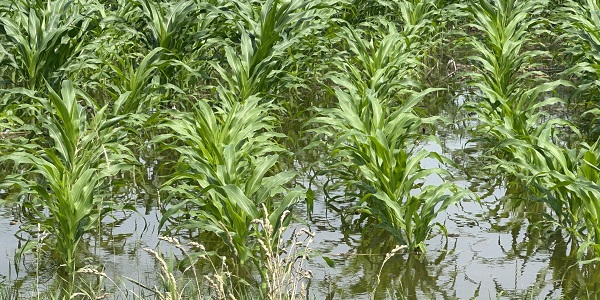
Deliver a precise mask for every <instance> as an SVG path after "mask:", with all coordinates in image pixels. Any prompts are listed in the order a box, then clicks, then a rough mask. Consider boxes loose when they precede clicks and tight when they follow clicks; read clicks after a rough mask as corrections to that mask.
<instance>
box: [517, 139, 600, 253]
mask: <svg viewBox="0 0 600 300" xmlns="http://www.w3.org/2000/svg"><path fill="white" fill-rule="evenodd" d="M532 150H533V151H535V153H536V154H537V156H538V160H537V161H536V162H535V163H528V162H523V161H522V160H520V159H517V160H514V161H512V162H510V163H507V164H505V165H506V166H505V168H512V167H516V168H518V169H525V170H528V172H527V174H533V175H521V176H522V178H523V180H525V181H526V182H527V185H528V186H529V187H530V190H532V197H533V199H534V201H539V202H542V203H544V204H546V206H547V207H548V208H549V209H550V214H546V221H547V222H550V223H551V224H555V225H558V227H559V228H560V229H562V230H564V231H565V232H566V233H567V234H568V235H569V237H570V238H571V240H572V241H573V243H574V244H576V245H577V244H579V245H580V246H581V248H580V250H579V252H580V255H581V254H582V253H585V252H586V251H587V250H591V253H592V254H593V255H598V253H600V226H598V224H599V223H598V220H599V219H598V218H599V217H600V215H599V213H600V204H599V203H598V200H597V199H599V197H600V168H599V167H598V166H599V165H600V149H599V148H598V143H594V144H592V145H589V144H587V143H585V142H582V143H580V144H579V145H578V147H577V148H576V149H566V148H562V147H559V146H556V145H554V144H553V143H550V142H547V141H544V140H540V141H539V143H538V145H536V146H535V147H533V149H532ZM521 174H524V173H523V172H521ZM580 258H581V257H580Z"/></svg>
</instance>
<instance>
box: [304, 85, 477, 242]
mask: <svg viewBox="0 0 600 300" xmlns="http://www.w3.org/2000/svg"><path fill="white" fill-rule="evenodd" d="M337 83H338V84H340V85H343V86H344V87H345V88H346V89H347V90H348V91H347V92H346V91H343V90H341V89H340V88H336V89H335V94H336V97H337V99H338V101H339V107H338V108H333V109H328V110H325V111H324V112H323V113H324V114H326V115H328V117H320V118H317V119H316V121H317V122H320V123H322V124H323V125H324V126H326V127H327V128H328V129H327V130H325V132H329V133H330V134H331V135H332V137H333V138H334V140H335V145H334V148H333V152H332V156H333V157H334V158H335V159H338V160H340V161H341V162H340V163H338V166H337V168H340V167H342V166H344V167H345V168H347V169H350V170H355V171H354V172H356V174H355V175H354V173H350V174H352V175H351V176H352V177H354V176H356V179H350V178H344V180H350V182H354V183H353V184H354V185H357V186H359V187H361V189H362V195H363V196H362V198H361V199H360V201H359V202H358V204H357V205H358V207H357V208H360V211H361V212H362V213H363V214H365V215H367V216H368V217H369V218H370V219H371V220H372V222H373V225H374V226H376V227H380V228H383V229H385V230H386V231H388V232H389V233H390V234H391V235H392V237H393V238H394V240H395V241H396V242H397V243H400V244H403V245H407V246H408V247H409V248H410V249H411V250H418V251H422V252H425V246H424V242H425V241H426V240H427V238H428V237H429V234H430V233H431V230H432V228H433V227H434V226H435V225H437V226H439V227H441V228H442V230H443V225H442V224H439V223H435V222H434V219H435V217H436V216H437V214H438V213H439V212H441V211H443V210H444V209H446V208H447V207H448V206H449V205H451V204H453V203H456V202H457V201H459V200H461V199H462V198H463V197H465V196H467V195H468V193H466V192H465V191H463V190H461V189H460V188H458V187H456V186H455V185H453V184H450V183H443V184H441V185H438V186H433V185H426V186H423V180H425V178H426V177H428V176H430V175H434V174H437V175H440V176H441V175H446V176H448V175H449V173H448V172H447V171H445V170H443V169H441V168H433V169H424V168H422V167H421V165H420V162H421V160H422V159H424V158H433V159H436V160H438V161H440V162H441V163H451V162H450V161H449V160H448V159H446V158H444V157H443V156H440V155H438V154H437V153H434V152H429V151H426V150H424V149H421V150H419V151H417V152H416V153H413V151H411V150H409V149H410V148H411V145H413V142H414V141H415V138H417V137H418V136H419V135H420V132H421V130H420V129H421V126H423V125H425V124H431V123H433V122H434V121H435V120H436V119H437V118H428V119H423V118H420V117H418V116H417V115H416V114H415V113H414V108H415V106H416V105H417V104H418V103H419V101H420V100H421V99H422V98H423V97H424V96H425V95H426V94H427V93H429V92H431V90H426V91H424V92H422V93H413V94H412V95H411V96H409V97H408V99H406V100H405V101H404V103H402V104H401V105H399V106H398V107H395V108H388V106H386V105H385V102H383V101H381V100H380V99H379V98H377V93H376V92H375V91H373V90H371V89H366V93H365V94H361V93H359V92H358V90H357V89H356V88H354V87H353V86H352V85H349V84H345V85H344V83H345V82H343V81H341V80H340V81H337Z"/></svg>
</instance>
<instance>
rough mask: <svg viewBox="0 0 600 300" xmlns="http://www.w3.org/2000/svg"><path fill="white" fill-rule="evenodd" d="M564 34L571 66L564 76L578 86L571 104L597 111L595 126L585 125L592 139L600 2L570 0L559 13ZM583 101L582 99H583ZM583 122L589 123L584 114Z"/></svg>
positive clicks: (594, 133)
mask: <svg viewBox="0 0 600 300" xmlns="http://www.w3.org/2000/svg"><path fill="white" fill-rule="evenodd" d="M560 16H561V18H560V20H561V21H563V26H562V27H563V29H564V31H565V33H564V34H563V36H562V39H563V43H564V44H566V45H567V47H566V49H565V50H564V51H563V54H564V56H565V57H566V61H567V63H568V64H569V65H568V66H569V68H568V69H567V70H565V71H564V72H563V76H565V77H567V78H569V79H570V80H573V81H574V83H575V85H576V89H575V91H574V93H573V95H572V96H571V103H572V104H574V105H582V106H583V107H585V108H587V109H590V112H592V113H594V114H593V115H595V116H596V117H595V119H594V121H593V123H594V124H593V126H585V127H582V130H586V131H587V132H588V133H589V135H590V136H589V138H590V140H592V141H593V140H595V139H596V138H597V137H598V132H599V127H598V119H597V115H598V110H597V108H598V97H599V96H600V93H599V91H600V85H599V83H598V79H599V78H600V33H599V32H598V27H599V26H600V2H599V1H595V0H588V1H581V2H575V1H568V2H566V3H565V5H564V8H563V10H562V14H561V15H560ZM582 101H583V102H582ZM582 117H583V118H582V122H587V120H586V119H587V118H588V117H590V116H589V115H585V114H584V115H583V116H582Z"/></svg>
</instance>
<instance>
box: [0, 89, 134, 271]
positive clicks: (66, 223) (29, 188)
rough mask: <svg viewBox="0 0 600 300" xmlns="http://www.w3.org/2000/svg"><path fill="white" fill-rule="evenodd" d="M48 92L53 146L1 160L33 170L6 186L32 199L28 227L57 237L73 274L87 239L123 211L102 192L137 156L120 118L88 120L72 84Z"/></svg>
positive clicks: (46, 119)
mask: <svg viewBox="0 0 600 300" xmlns="http://www.w3.org/2000/svg"><path fill="white" fill-rule="evenodd" d="M48 90H49V93H48V99H47V100H45V101H44V103H43V105H44V107H45V108H46V113H44V114H42V115H40V116H39V122H40V124H41V126H42V127H43V128H44V129H45V130H47V131H48V137H49V143H50V144H51V147H44V144H42V145H40V144H32V145H27V146H24V147H23V148H22V150H21V151H18V152H14V153H11V154H10V155H7V156H4V157H2V160H3V161H6V160H10V161H13V162H14V163H15V164H17V165H24V166H28V167H29V169H28V172H26V173H25V174H24V175H23V176H17V177H16V178H14V179H13V180H11V181H9V182H8V184H11V183H16V184H17V185H19V186H20V187H21V188H22V190H23V193H24V194H26V195H28V198H27V199H30V200H28V201H29V203H26V204H24V207H26V208H27V209H28V210H29V214H30V215H31V216H32V217H33V218H32V219H31V220H30V221H29V225H28V226H27V227H32V228H36V227H37V226H39V227H40V229H41V230H44V231H47V232H49V233H51V234H52V235H53V236H54V239H52V241H54V243H55V245H54V246H55V248H54V249H55V250H56V254H57V256H58V258H59V261H60V263H62V264H64V265H65V268H64V270H65V271H66V272H67V273H68V274H73V272H74V271H75V269H76V267H77V265H78V263H77V252H78V246H79V244H80V243H81V241H82V239H83V237H84V235H85V234H86V233H87V232H89V231H90V229H92V228H94V227H96V226H98V224H99V222H100V220H102V218H103V217H104V216H106V215H107V213H109V212H110V211H111V210H114V209H117V208H119V207H124V205H117V204H116V203H115V202H114V201H111V200H110V198H109V197H108V195H107V194H106V193H105V192H104V191H105V190H106V189H107V188H108V187H109V183H110V178H111V176H114V175H115V174H117V173H119V172H120V171H122V170H124V169H127V168H129V167H130V163H128V162H131V161H133V157H132V156H131V154H130V153H129V152H128V150H127V148H126V147H125V146H124V145H123V144H122V142H123V135H122V133H121V131H120V130H119V127H118V126H117V125H116V124H117V123H118V122H119V121H120V120H121V119H122V117H117V118H113V119H108V120H107V119H105V114H104V112H105V110H106V107H103V108H102V109H101V110H100V111H98V112H97V113H96V114H95V116H94V117H93V118H92V119H91V121H88V120H87V114H86V110H85V109H84V107H82V106H81V105H80V104H79V103H78V98H80V97H79V96H78V94H80V93H79V92H78V90H77V89H76V88H75V87H74V86H73V85H72V83H71V82H70V81H64V82H63V84H62V89H61V94H60V95H58V94H57V93H55V92H54V90H53V89H52V88H51V87H49V86H48ZM24 229H25V228H24Z"/></svg>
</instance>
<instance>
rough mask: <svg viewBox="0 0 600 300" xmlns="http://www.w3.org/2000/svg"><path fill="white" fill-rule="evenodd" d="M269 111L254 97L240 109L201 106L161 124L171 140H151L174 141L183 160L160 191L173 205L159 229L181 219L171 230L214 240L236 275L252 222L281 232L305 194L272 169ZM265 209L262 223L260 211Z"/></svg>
mask: <svg viewBox="0 0 600 300" xmlns="http://www.w3.org/2000/svg"><path fill="white" fill-rule="evenodd" d="M222 97H223V98H225V99H228V98H229V97H231V96H225V95H222ZM273 109H274V106H273V105H272V104H271V103H268V102H264V101H263V100H261V99H260V98H258V97H254V96H253V97H249V98H247V99H246V100H245V101H242V102H238V101H235V102H222V104H221V105H220V106H216V107H215V108H213V107H211V106H210V105H209V104H208V103H207V102H206V101H199V102H198V103H197V104H196V106H195V109H194V111H193V113H190V114H174V115H173V118H174V120H173V121H171V122H169V123H167V124H166V127H167V128H169V129H171V130H172V131H173V132H176V134H175V133H173V134H165V135H162V136H160V137H158V138H157V139H158V140H162V139H165V138H176V140H177V141H178V142H180V143H182V145H175V146H174V147H173V148H174V150H176V151H177V152H179V153H180V155H181V158H180V160H179V162H178V164H177V172H176V173H175V174H174V175H173V177H172V178H171V179H170V180H169V181H167V182H166V183H165V185H164V188H163V190H164V191H165V192H168V193H169V194H170V195H172V199H171V206H170V207H168V208H167V211H166V212H165V214H164V216H163V218H162V220H161V222H160V224H161V226H163V225H164V224H165V223H166V222H167V220H169V219H170V218H171V216H173V215H176V214H181V213H183V215H186V216H188V218H187V219H185V220H181V222H180V223H177V222H174V223H173V228H174V229H182V228H190V229H194V230H198V231H200V232H203V233H206V232H208V233H212V234H213V235H214V236H217V237H219V238H220V239H221V240H222V242H223V244H224V245H226V247H227V248H228V253H230V254H231V255H232V256H233V258H234V261H236V262H237V266H236V270H237V271H238V272H240V270H242V267H244V266H245V265H246V263H247V262H248V261H249V260H250V261H252V259H253V258H254V252H255V251H256V250H257V249H258V248H257V245H256V242H255V241H254V240H252V239H251V237H252V235H253V231H252V226H251V222H252V220H254V219H257V218H263V217H267V218H269V220H270V222H271V223H272V224H277V225H276V226H277V227H276V228H278V227H279V226H282V225H283V224H281V222H280V217H281V214H282V213H283V212H284V211H285V210H286V209H289V208H290V206H291V205H292V204H294V203H295V202H297V201H298V200H300V198H301V197H303V194H304V192H303V191H302V190H301V189H289V188H287V187H286V186H287V185H289V184H290V181H291V180H292V179H293V178H294V177H295V176H296V173H295V172H292V171H286V172H276V171H275V170H274V169H275V165H276V163H277V161H278V157H279V155H278V153H282V152H283V150H284V149H282V148H281V147H279V146H278V145H277V144H275V143H274V142H273V138H274V137H275V136H277V134H276V133H275V132H273V131H272V128H273V124H272V122H273V117H271V116H269V112H271V111H273ZM158 140H156V141H158ZM177 199H178V200H179V201H176V200H177ZM263 204H264V205H265V206H266V208H267V210H266V211H268V213H269V215H268V216H263V213H262V212H261V211H260V210H259V207H260V205H263Z"/></svg>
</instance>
